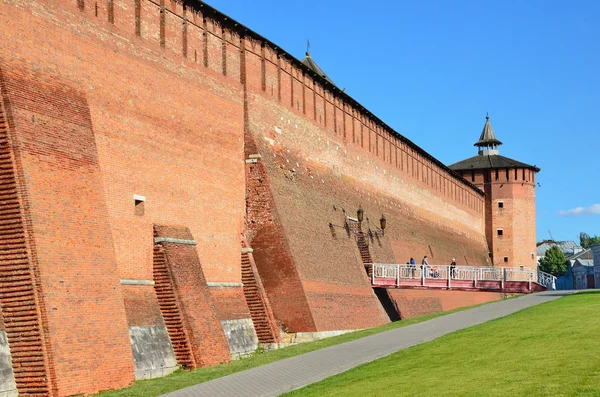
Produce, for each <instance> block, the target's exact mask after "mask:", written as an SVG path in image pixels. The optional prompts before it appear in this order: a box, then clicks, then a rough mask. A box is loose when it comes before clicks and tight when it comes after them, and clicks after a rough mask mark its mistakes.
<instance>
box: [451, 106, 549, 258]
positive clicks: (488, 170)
mask: <svg viewBox="0 0 600 397" xmlns="http://www.w3.org/2000/svg"><path fill="white" fill-rule="evenodd" d="M500 145H502V142H500V141H499V140H498V138H496V134H495V133H494V130H493V129H492V125H491V123H490V118H489V116H487V115H486V118H485V125H484V126H483V131H482V132H481V135H480V137H479V140H478V141H477V142H475V146H476V147H477V155H476V156H473V157H470V158H468V159H466V160H463V161H459V162H458V163H455V164H452V165H450V166H449V167H450V169H452V170H453V171H456V172H457V173H459V174H460V175H462V177H463V178H465V179H466V180H468V181H469V182H471V183H473V184H474V185H475V186H477V187H478V188H479V189H481V190H482V191H483V192H484V193H485V214H484V216H485V234H486V238H487V242H488V246H489V252H490V259H491V262H492V263H493V265H494V266H502V267H520V266H522V267H529V268H536V267H537V257H536V253H535V252H536V236H535V186H536V183H535V174H536V173H538V172H539V171H540V169H539V168H537V167H536V166H533V165H529V164H525V163H522V162H520V161H517V160H513V159H510V158H508V157H504V156H501V155H500V152H499V150H498V147H499V146H500Z"/></svg>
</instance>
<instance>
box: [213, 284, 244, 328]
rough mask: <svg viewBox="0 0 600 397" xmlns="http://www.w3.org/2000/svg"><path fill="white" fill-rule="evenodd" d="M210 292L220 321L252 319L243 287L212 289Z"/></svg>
mask: <svg viewBox="0 0 600 397" xmlns="http://www.w3.org/2000/svg"><path fill="white" fill-rule="evenodd" d="M209 291H210V296H211V299H212V301H213V302H214V305H215V309H216V313H217V318H218V319H219V320H237V319H242V318H250V310H248V305H247V304H246V298H245V297H244V290H243V289H242V287H210V288H209Z"/></svg>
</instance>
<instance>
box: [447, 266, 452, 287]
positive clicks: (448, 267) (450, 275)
mask: <svg viewBox="0 0 600 397" xmlns="http://www.w3.org/2000/svg"><path fill="white" fill-rule="evenodd" d="M447 271H448V289H450V279H451V278H452V274H450V272H451V268H450V266H447Z"/></svg>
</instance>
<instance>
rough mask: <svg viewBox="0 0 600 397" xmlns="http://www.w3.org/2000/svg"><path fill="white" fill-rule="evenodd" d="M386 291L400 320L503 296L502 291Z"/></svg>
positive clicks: (491, 300)
mask: <svg viewBox="0 0 600 397" xmlns="http://www.w3.org/2000/svg"><path fill="white" fill-rule="evenodd" d="M387 292H388V294H389V296H390V298H391V300H392V302H393V303H394V305H395V306H396V308H397V309H398V313H400V317H401V318H402V320H405V319H407V318H411V317H417V316H423V315H425V314H431V313H437V312H441V311H446V310H452V309H458V308H461V307H466V306H473V305H479V304H482V303H488V302H494V301H498V300H501V299H503V298H505V294H504V293H502V292H472V291H447V290H419V289H388V290H387Z"/></svg>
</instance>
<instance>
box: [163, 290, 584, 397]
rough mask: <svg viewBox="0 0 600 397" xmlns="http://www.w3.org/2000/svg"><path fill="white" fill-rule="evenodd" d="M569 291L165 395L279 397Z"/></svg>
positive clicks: (508, 303)
mask: <svg viewBox="0 0 600 397" xmlns="http://www.w3.org/2000/svg"><path fill="white" fill-rule="evenodd" d="M571 293H573V291H547V292H541V293H537V294H531V295H525V296H522V297H520V298H516V299H509V300H505V301H499V302H495V303H491V304H488V305H484V306H480V307H476V308H474V309H469V310H465V311H461V312H457V313H452V314H448V315H446V316H442V317H438V318H435V319H433V320H429V321H425V322H422V323H418V324H414V325H409V326H407V327H402V328H398V329H395V330H391V331H386V332H382V333H379V334H376V335H371V336H368V337H365V338H362V339H357V340H355V341H351V342H347V343H343V344H340V345H335V346H331V347H327V348H325V349H321V350H316V351H314V352H310V353H306V354H302V355H300V356H296V357H291V358H287V359H285V360H281V361H277V362H274V363H271V364H266V365H263V366H260V367H256V368H252V369H249V370H246V371H243V372H238V373H236V374H233V375H229V376H225V377H223V378H219V379H215V380H212V381H209V382H205V383H201V384H199V385H196V386H191V387H188V388H186V389H182V390H178V391H175V392H173V393H169V394H165V395H164V397H221V396H222V397H269V396H278V395H280V394H282V393H285V392H288V391H291V390H294V389H298V388H300V387H303V386H306V385H309V384H311V383H314V382H318V381H320V380H323V379H325V378H327V377H330V376H333V375H336V374H339V373H341V372H344V371H347V370H349V369H351V368H354V367H356V366H358V365H360V364H364V363H367V362H369V361H373V360H376V359H378V358H381V357H384V356H387V355H389V354H392V353H395V352H397V351H398V350H402V349H406V348H407V347H410V346H414V345H417V344H419V343H423V342H428V341H430V340H432V339H436V338H439V337H440V336H443V335H445V334H448V333H451V332H454V331H458V330H460V329H463V328H468V327H472V326H474V325H477V324H481V323H484V322H486V321H490V320H493V319H496V318H499V317H504V316H506V315H508V314H511V313H514V312H516V311H519V310H521V309H524V308H527V307H530V306H534V305H537V304H540V303H543V302H547V301H551V300H553V299H556V298H560V297H562V296H565V295H569V294H571Z"/></svg>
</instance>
